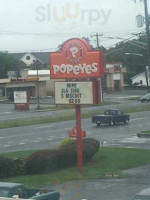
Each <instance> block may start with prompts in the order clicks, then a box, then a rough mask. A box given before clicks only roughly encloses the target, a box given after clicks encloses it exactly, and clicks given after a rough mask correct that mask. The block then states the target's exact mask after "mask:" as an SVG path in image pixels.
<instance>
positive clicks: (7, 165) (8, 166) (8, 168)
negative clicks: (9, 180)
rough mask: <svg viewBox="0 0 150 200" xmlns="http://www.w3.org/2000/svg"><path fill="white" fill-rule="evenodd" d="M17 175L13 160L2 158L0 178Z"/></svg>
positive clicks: (0, 161) (0, 160)
mask: <svg viewBox="0 0 150 200" xmlns="http://www.w3.org/2000/svg"><path fill="white" fill-rule="evenodd" d="M15 173H16V168H15V162H14V160H13V159H10V158H5V157H0V178H6V177H10V176H14V175H15Z"/></svg>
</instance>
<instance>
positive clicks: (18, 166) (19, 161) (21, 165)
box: [14, 158, 26, 175]
mask: <svg viewBox="0 0 150 200" xmlns="http://www.w3.org/2000/svg"><path fill="white" fill-rule="evenodd" d="M14 163H15V170H16V175H23V174H26V161H25V159H23V158H16V159H14Z"/></svg>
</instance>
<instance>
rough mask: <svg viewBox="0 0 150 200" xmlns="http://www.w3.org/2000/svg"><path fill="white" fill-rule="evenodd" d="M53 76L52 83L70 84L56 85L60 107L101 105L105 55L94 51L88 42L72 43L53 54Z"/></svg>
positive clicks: (77, 40) (56, 97)
mask: <svg viewBox="0 0 150 200" xmlns="http://www.w3.org/2000/svg"><path fill="white" fill-rule="evenodd" d="M50 76H51V79H65V80H67V82H59V83H58V82H56V83H55V103H56V104H98V103H100V102H101V94H100V93H101V85H100V84H101V83H100V81H99V80H97V78H101V77H103V76H104V55H103V52H101V51H93V50H92V48H91V46H90V44H89V43H88V42H87V41H85V40H82V39H70V40H68V41H67V42H66V43H64V45H63V47H62V50H61V51H58V52H54V53H51V54H50ZM87 79H88V82H87ZM73 80H74V81H75V82H76V83H74V84H75V85H74V84H73V82H72V81H73ZM89 80H91V83H90V82H89ZM77 81H80V82H78V83H77ZM81 81H82V82H81ZM68 82H70V84H69V83H68ZM69 86H70V87H69ZM76 91H77V92H76ZM78 91H79V92H78ZM77 96H80V98H76V97H77Z"/></svg>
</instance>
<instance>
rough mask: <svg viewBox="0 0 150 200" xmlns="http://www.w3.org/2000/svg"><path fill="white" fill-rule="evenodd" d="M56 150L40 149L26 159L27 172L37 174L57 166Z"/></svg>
mask: <svg viewBox="0 0 150 200" xmlns="http://www.w3.org/2000/svg"><path fill="white" fill-rule="evenodd" d="M57 159H58V150H41V151H37V152H35V153H33V154H32V155H31V156H29V157H28V158H27V159H26V166H27V173H29V174H32V173H33V174H37V173H38V174H39V173H45V172H48V171H51V170H53V169H55V168H56V167H57V162H58V161H57Z"/></svg>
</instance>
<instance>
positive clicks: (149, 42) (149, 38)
mask: <svg viewBox="0 0 150 200" xmlns="http://www.w3.org/2000/svg"><path fill="white" fill-rule="evenodd" d="M144 9H145V23H146V35H147V53H148V66H150V33H149V25H150V24H149V15H148V6H147V0H144Z"/></svg>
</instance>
